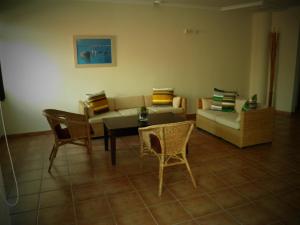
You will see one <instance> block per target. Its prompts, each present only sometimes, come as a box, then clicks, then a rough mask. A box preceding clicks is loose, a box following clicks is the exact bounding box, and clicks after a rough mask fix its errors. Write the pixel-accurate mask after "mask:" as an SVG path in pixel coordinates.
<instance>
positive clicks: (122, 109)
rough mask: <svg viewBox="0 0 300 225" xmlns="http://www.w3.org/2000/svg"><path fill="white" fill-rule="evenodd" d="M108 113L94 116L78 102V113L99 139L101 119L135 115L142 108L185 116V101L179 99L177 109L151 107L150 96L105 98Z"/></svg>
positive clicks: (171, 107)
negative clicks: (87, 122)
mask: <svg viewBox="0 0 300 225" xmlns="http://www.w3.org/2000/svg"><path fill="white" fill-rule="evenodd" d="M107 100H108V105H109V112H106V113H102V114H99V115H94V113H93V111H92V110H91V109H89V108H88V106H87V104H85V102H84V101H79V111H80V113H81V114H85V115H86V116H87V117H88V118H89V122H90V124H91V127H92V129H93V137H101V136H103V135H104V131H103V123H102V119H103V118H109V117H119V116H130V115H137V114H138V111H139V109H140V108H141V107H142V106H146V107H147V108H148V111H149V113H163V112H172V113H176V114H183V115H185V114H186V106H187V101H186V98H184V97H180V104H179V107H173V106H153V105H152V96H151V95H150V96H143V95H140V96H130V97H114V98H107Z"/></svg>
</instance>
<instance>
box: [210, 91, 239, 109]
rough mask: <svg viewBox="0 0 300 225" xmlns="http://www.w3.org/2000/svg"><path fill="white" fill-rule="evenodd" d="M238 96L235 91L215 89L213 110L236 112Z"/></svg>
mask: <svg viewBox="0 0 300 225" xmlns="http://www.w3.org/2000/svg"><path fill="white" fill-rule="evenodd" d="M236 95H237V93H236V92H235V91H224V90H220V89H217V88H214V95H213V102H212V105H211V109H212V110H217V111H223V112H232V111H234V105H235V97H236Z"/></svg>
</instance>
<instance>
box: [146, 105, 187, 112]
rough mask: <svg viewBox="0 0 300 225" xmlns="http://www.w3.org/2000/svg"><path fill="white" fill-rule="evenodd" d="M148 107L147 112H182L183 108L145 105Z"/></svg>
mask: <svg viewBox="0 0 300 225" xmlns="http://www.w3.org/2000/svg"><path fill="white" fill-rule="evenodd" d="M147 108H148V109H149V113H166V112H172V113H183V110H184V109H183V108H175V107H173V106H150V107H147Z"/></svg>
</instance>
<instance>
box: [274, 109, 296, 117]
mask: <svg viewBox="0 0 300 225" xmlns="http://www.w3.org/2000/svg"><path fill="white" fill-rule="evenodd" d="M275 113H276V115H280V116H288V117H290V116H292V115H293V113H292V112H286V111H281V110H275Z"/></svg>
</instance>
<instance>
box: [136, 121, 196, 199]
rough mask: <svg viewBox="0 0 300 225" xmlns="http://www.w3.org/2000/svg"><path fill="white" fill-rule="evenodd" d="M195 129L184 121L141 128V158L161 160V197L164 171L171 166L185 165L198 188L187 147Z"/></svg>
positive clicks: (191, 124) (159, 189) (159, 193)
mask: <svg viewBox="0 0 300 225" xmlns="http://www.w3.org/2000/svg"><path fill="white" fill-rule="evenodd" d="M193 127H194V125H193V123H192V122H191V121H184V122H178V123H169V124H162V125H153V126H148V127H143V128H139V136H140V142H141V157H143V156H144V155H149V154H151V155H155V156H157V157H158V160H159V187H158V195H159V196H161V193H162V185H163V171H164V168H165V167H169V166H175V165H180V164H185V165H186V168H187V170H188V173H189V175H190V177H191V180H192V183H193V185H194V187H195V188H196V187H197V185H196V182H195V179H194V177H193V174H192V172H191V169H190V166H189V164H188V161H187V159H186V147H187V143H188V140H189V137H190V134H191V132H192V130H193Z"/></svg>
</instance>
